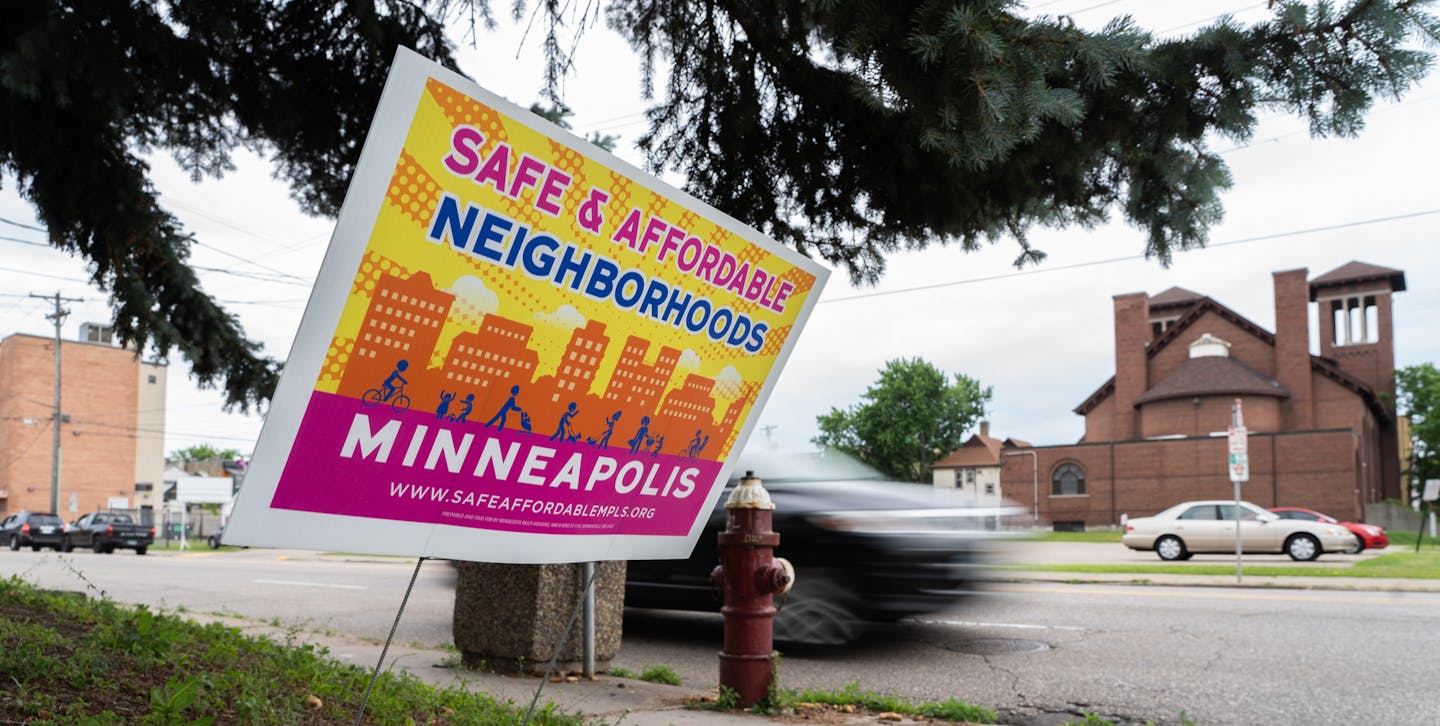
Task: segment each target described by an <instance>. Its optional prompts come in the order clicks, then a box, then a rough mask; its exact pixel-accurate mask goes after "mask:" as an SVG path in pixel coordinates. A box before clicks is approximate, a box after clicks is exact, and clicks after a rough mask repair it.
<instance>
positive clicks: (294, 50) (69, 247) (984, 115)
mask: <svg viewBox="0 0 1440 726" xmlns="http://www.w3.org/2000/svg"><path fill="white" fill-rule="evenodd" d="M1433 2H1434V0H1352V1H1351V2H1347V3H1343V4H1337V3H1334V2H1331V1H1330V0H1315V2H1313V3H1303V2H1287V1H1279V2H1274V3H1271V5H1272V16H1271V17H1270V19H1269V20H1266V21H1264V22H1261V23H1257V24H1254V25H1243V26H1242V25H1240V24H1237V23H1235V22H1234V21H1232V20H1229V19H1228V18H1227V19H1222V20H1220V21H1218V22H1216V23H1215V24H1213V25H1211V26H1209V27H1206V28H1203V29H1201V30H1199V31H1197V32H1195V33H1193V34H1191V35H1189V36H1187V37H1184V38H1181V39H1175V40H1170V39H1156V38H1155V37H1153V36H1152V35H1151V34H1150V33H1149V32H1146V31H1145V30H1144V29H1142V28H1139V27H1137V26H1136V25H1135V24H1134V23H1133V22H1131V21H1130V20H1128V19H1124V18H1122V19H1118V20H1116V21H1114V22H1112V23H1110V24H1109V25H1107V26H1106V27H1104V28H1103V29H1102V30H1099V31H1094V32H1092V31H1086V30H1082V29H1080V28H1077V27H1076V26H1075V25H1074V23H1073V22H1071V21H1070V20H1069V19H1068V18H1065V17H1063V16H1059V17H1054V16H1046V15H1043V14H1038V13H1036V12H1034V11H1030V10H1027V9H1026V8H1025V7H1024V5H1023V4H1021V3H1020V2H1017V1H1016V0H968V1H962V0H883V1H881V0H848V1H846V2H783V3H768V2H744V1H742V0H610V2H608V3H603V4H602V3H594V4H590V3H587V4H585V6H584V9H583V10H580V9H578V8H579V6H578V4H572V3H564V2H561V1H560V0H537V2H535V3H534V8H533V10H534V11H535V12H538V13H539V14H540V17H541V20H540V23H541V25H542V28H544V27H548V30H545V31H544V32H542V33H539V34H537V35H538V36H540V37H541V40H540V41H539V42H541V44H542V45H543V47H544V49H545V52H546V53H547V56H548V58H549V60H550V63H549V67H548V69H547V72H546V76H545V79H544V82H543V85H544V88H542V89H537V91H538V92H539V95H540V96H541V97H544V98H548V99H549V100H550V101H551V102H552V104H555V105H554V106H552V108H558V104H560V102H561V99H560V97H559V96H560V94H559V93H558V92H557V89H558V88H559V85H560V81H561V80H562V79H563V77H564V74H565V73H566V72H568V70H569V69H570V68H571V67H572V57H571V53H572V49H574V48H575V47H576V43H575V42H572V41H574V40H578V35H579V34H581V33H583V31H584V30H585V29H587V28H589V27H591V26H593V24H594V23H596V22H598V21H599V19H600V18H601V17H602V16H603V18H604V20H605V21H606V22H607V23H608V24H609V26H610V27H611V28H613V29H615V30H617V31H618V32H620V33H621V34H622V35H624V36H625V37H626V38H627V39H628V40H629V42H630V43H631V45H632V47H633V48H634V49H635V50H636V52H637V54H638V55H639V56H640V62H641V64H642V70H643V72H644V79H645V84H646V86H645V91H646V92H647V93H649V94H651V98H653V99H654V105H653V107H652V108H651V109H650V110H649V124H650V126H649V130H648V131H647V132H646V133H645V134H644V135H643V136H642V137H641V138H640V140H639V144H640V146H641V148H642V149H643V150H644V151H645V152H646V153H647V155H648V157H649V160H650V163H651V165H652V166H653V167H655V168H656V170H659V171H664V170H670V171H676V172H679V174H680V175H681V176H683V177H684V178H685V179H686V185H687V189H688V191H690V192H691V193H693V194H695V195H697V196H699V197H700V198H702V199H704V200H706V201H708V202H710V203H711V204H714V205H715V206H717V207H719V208H720V209H722V210H724V211H726V212H728V213H730V214H731V215H733V216H735V217H737V218H739V219H741V220H743V221H745V222H747V223H749V224H750V225H752V226H754V227H757V228H759V229H761V230H762V231H764V232H765V233H767V234H769V235H771V236H773V237H775V238H776V239H779V240H780V241H781V242H783V243H785V244H787V245H790V246H792V247H794V248H795V249H797V250H799V251H801V252H803V253H805V254H808V255H812V256H815V257H819V258H822V259H824V260H827V261H829V262H831V263H833V264H836V265H838V266H840V267H842V268H844V269H846V270H848V271H849V273H850V275H851V277H852V279H853V280H855V281H867V282H869V281H874V280H877V279H878V278H879V277H880V276H881V275H882V274H883V272H884V269H885V258H886V256H887V255H889V254H891V253H894V252H896V251H898V250H903V249H918V248H923V247H925V246H927V245H931V244H958V245H960V246H961V247H962V248H964V249H974V248H976V247H977V246H978V245H980V244H982V243H983V242H985V241H987V240H991V241H993V240H995V239H997V238H1000V237H1013V238H1014V239H1015V240H1017V241H1018V242H1019V244H1020V247H1021V251H1020V256H1019V258H1018V259H1017V264H1019V263H1024V262H1026V261H1035V260H1038V259H1040V258H1041V257H1042V256H1043V253H1041V252H1040V251H1039V250H1036V249H1034V248H1032V247H1031V246H1030V245H1029V243H1028V242H1027V232H1028V230H1029V229H1031V228H1032V227H1033V226H1035V225H1049V226H1068V225H1092V224H1096V223H1098V222H1100V221H1101V220H1103V219H1105V218H1106V217H1107V215H1109V214H1110V213H1112V212H1115V211H1118V212H1119V213H1120V214H1121V215H1123V217H1124V218H1125V219H1126V220H1127V221H1129V222H1130V223H1131V224H1134V225H1135V226H1137V227H1139V228H1141V229H1143V230H1145V232H1146V234H1147V238H1148V241H1147V247H1146V250H1147V252H1148V253H1149V254H1151V255H1154V256H1156V257H1158V258H1159V259H1160V260H1161V261H1162V262H1164V263H1168V261H1169V260H1170V255H1171V253H1172V252H1173V251H1174V250H1177V249H1186V248H1190V247H1195V246H1200V245H1203V244H1204V243H1205V240H1206V229H1207V228H1208V227H1209V226H1210V225H1211V224H1213V223H1214V222H1215V221H1216V220H1218V219H1219V218H1220V214H1221V206H1220V202H1219V193H1220V191H1221V190H1223V189H1224V188H1225V187H1226V186H1227V185H1228V184H1229V183H1230V176H1229V172H1228V171H1227V169H1226V166H1225V164H1224V162H1223V161H1222V160H1221V159H1220V157H1219V155H1218V154H1217V153H1216V152H1214V151H1213V150H1212V149H1211V148H1210V146H1209V144H1210V143H1211V141H1212V140H1213V139H1216V138H1226V137H1228V138H1229V139H1244V138H1246V137H1247V136H1248V135H1249V134H1250V133H1251V132H1252V130H1253V129H1254V127H1255V120H1256V113H1257V112H1258V111H1260V110H1262V109H1266V108H1278V109H1283V110H1285V111H1288V112H1292V113H1295V114H1297V115H1300V116H1302V117H1304V118H1306V119H1308V120H1309V122H1310V128H1311V131H1312V133H1314V134H1316V135H1327V134H1338V135H1348V134H1353V133H1355V132H1356V131H1357V130H1358V129H1359V128H1360V127H1361V124H1362V117H1363V114H1364V113H1365V112H1366V111H1367V110H1368V109H1369V108H1370V107H1371V104H1372V103H1373V101H1374V99H1375V98H1376V97H1377V96H1386V97H1398V96H1399V95H1400V94H1402V93H1403V92H1405V91H1406V90H1408V89H1409V88H1410V87H1411V86H1412V85H1413V84H1414V83H1415V82H1416V81H1417V80H1418V79H1420V78H1421V77H1422V76H1423V74H1424V73H1425V72H1427V71H1428V69H1429V67H1430V64H1431V60H1432V58H1431V55H1430V54H1429V53H1427V52H1423V51H1421V50H1418V49H1416V48H1415V47H1413V46H1414V44H1415V42H1416V41H1417V39H1431V40H1433V39H1435V38H1437V37H1440V22H1437V19H1436V17H1435V15H1434V14H1433V13H1432V12H1431V7H1432V5H1433ZM602 5H603V6H604V10H603V12H602V10H601V9H600V8H601V7H602ZM510 7H511V8H512V11H513V12H514V14H515V16H516V17H517V18H524V17H527V16H529V15H530V13H531V12H532V11H531V9H528V8H527V3H525V2H524V1H523V0H516V1H515V2H513V3H511V4H510ZM592 10H593V11H592ZM455 17H458V18H461V19H464V18H468V19H469V28H470V31H471V32H470V34H469V35H470V37H471V39H472V42H480V39H479V33H480V32H482V29H483V28H488V27H490V26H492V25H493V18H492V16H491V10H490V2H489V0H469V1H468V2H467V1H466V0H361V1H360V2H355V1H354V0H317V1H315V2H286V1H284V0H240V1H238V2H219V3H217V2H210V1H208V0H172V1H171V2H166V3H152V2H145V1H143V0H128V1H126V0H117V1H116V2H93V1H89V0H10V2H7V3H6V4H5V22H4V23H0V172H4V173H5V174H7V175H10V176H12V177H13V178H14V179H16V180H17V181H16V183H17V186H18V189H19V191H20V193H21V195H22V196H24V197H25V198H26V199H27V200H28V201H29V202H30V203H31V204H32V205H33V206H34V208H35V210H36V214H37V216H38V217H39V219H40V220H41V221H43V222H44V224H45V226H46V227H47V229H48V231H49V235H50V242H51V244H53V245H54V246H55V247H57V248H59V249H62V250H64V251H66V252H69V253H72V254H76V255H79V256H81V257H82V258H84V259H86V260H88V261H89V263H90V266H91V275H92V278H93V281H94V283H95V284H96V285H98V286H99V287H101V288H102V289H105V290H109V291H110V293H111V295H112V300H111V303H112V309H113V314H114V327H115V331H116V333H117V334H118V335H119V336H120V338H121V339H122V341H123V342H125V343H126V344H129V345H132V346H135V347H136V348H137V349H139V348H143V347H145V346H147V345H149V346H153V348H154V350H156V351H157V353H158V355H160V356H161V357H162V358H164V357H165V356H168V355H169V354H171V353H172V352H173V351H175V350H177V349H178V350H179V352H180V353H181V354H182V355H183V356H184V357H185V358H186V359H188V360H189V361H190V364H191V368H192V370H193V371H194V374H195V376H196V377H197V379H198V381H199V382H200V383H201V384H202V385H219V386H223V388H224V390H225V394H226V397H227V400H228V402H229V403H230V404H231V405H233V406H238V407H241V408H246V407H249V406H251V405H258V404H260V403H261V402H263V401H265V400H267V399H268V397H269V396H270V395H271V393H272V391H273V389H274V385H275V382H276V380H277V378H278V372H279V362H278V361H275V360H273V359H271V358H269V357H266V356H265V355H264V354H263V352H262V351H261V350H260V346H259V345H258V344H256V343H254V342H253V341H251V340H249V339H248V338H246V336H245V333H244V331H243V330H242V329H241V326H240V324H239V323H238V321H237V320H236V319H235V318H234V317H233V316H232V315H230V314H229V313H227V312H226V311H225V310H224V309H222V308H221V307H220V306H219V305H218V304H217V303H216V302H215V300H214V299H213V298H212V297H211V296H210V295H209V294H208V293H206V292H205V291H203V290H201V289H200V286H199V284H198V280H197V278H196V275H195V271H194V269H193V268H192V267H191V266H190V264H189V262H188V259H187V258H188V255H189V251H190V248H191V245H193V244H203V240H198V239H196V238H195V237H194V236H193V235H192V234H191V233H190V232H188V231H187V230H185V229H184V227H183V226H182V225H181V224H180V223H179V222H178V221H177V220H176V219H175V217H174V216H173V215H171V214H170V213H169V212H167V211H166V210H165V209H164V208H162V207H161V205H160V204H159V201H158V199H157V196H156V192H155V189H154V186H153V184H152V182H151V179H150V168H149V165H148V164H147V162H146V160H145V157H144V154H145V153H147V152H152V151H154V152H168V153H170V154H171V155H173V156H174V157H175V158H176V159H177V160H178V161H179V163H180V164H181V165H182V166H183V167H184V168H185V169H187V170H189V171H190V173H191V174H192V175H194V176H195V177H196V178H200V177H204V176H219V175H222V174H223V173H224V172H226V171H228V170H230V169H231V168H232V165H231V160H230V155H231V153H232V151H233V150H234V149H236V148H237V147H244V148H249V149H254V150H257V151H259V152H261V153H264V154H267V155H268V156H269V157H270V158H271V159H272V161H273V163H274V165H275V170H276V174H277V175H278V176H279V177H281V178H283V179H285V180H286V181H288V182H289V183H290V185H291V188H292V191H293V193H294V195H295V197H296V199H298V200H299V202H300V204H301V205H302V207H303V208H304V209H305V210H306V211H308V212H310V213H313V214H317V215H333V214H335V213H336V212H337V211H338V209H339V208H340V204H341V201H342V198H343V196H344V192H345V189H346V187H347V185H348V183H349V179H350V175H351V172H352V171H353V169H354V165H355V163H356V160H357V159H358V156H359V152H360V148H361V146H362V144H363V142H364V135H365V131H366V129H368V127H369V124H370V121H371V118H372V116H373V113H374V108H375V104H376V102H377V101H378V99H379V96H380V90H381V87H382V85H383V82H384V79H385V75H386V73H387V71H388V69H389V63H390V60H391V58H393V56H394V51H395V48H396V46H398V45H405V46H409V47H412V48H415V49H416V50H418V51H419V52H420V53H422V54H424V55H426V56H429V57H431V58H433V59H435V60H436V61H438V62H440V63H441V64H443V65H446V66H449V67H452V68H453V67H455V65H456V64H455V58H454V55H453V47H452V41H451V38H450V35H448V34H447V30H448V29H449V27H450V21H451V20H452V19H453V18H455ZM462 29H463V26H462ZM567 32H568V33H573V34H574V35H572V37H571V38H568V39H567V38H564V37H562V36H563V35H564V34H565V33H567ZM662 68H663V69H665V73H666V75H665V76H664V77H663V78H662V77H659V74H660V72H661V69H662ZM660 83H663V88H659V89H657V88H656V86H657V85H659V84H660ZM1226 143H1229V141H1228V139H1227V141H1226Z"/></svg>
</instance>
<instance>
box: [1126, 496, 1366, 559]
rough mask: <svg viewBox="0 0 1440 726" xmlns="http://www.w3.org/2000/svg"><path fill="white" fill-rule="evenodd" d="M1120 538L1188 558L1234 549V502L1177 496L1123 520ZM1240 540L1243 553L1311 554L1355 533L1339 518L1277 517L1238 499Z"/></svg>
mask: <svg viewBox="0 0 1440 726" xmlns="http://www.w3.org/2000/svg"><path fill="white" fill-rule="evenodd" d="M1120 541H1121V542H1123V543H1124V544H1125V546H1126V547H1129V548H1130V549H1132V550H1142V551H1145V552H1149V551H1152V550H1153V551H1154V552H1155V553H1156V554H1158V555H1160V559H1162V560H1188V559H1190V556H1191V555H1196V554H1229V553H1234V552H1235V502H1234V501H1233V500H1230V501H1226V500H1212V501H1202V502H1182V503H1180V504H1176V505H1175V506H1173V507H1171V508H1169V509H1166V510H1165V511H1163V512H1160V513H1159V514H1156V515H1155V516H1153V517H1138V518H1136V519H1131V520H1129V521H1128V522H1126V524H1125V535H1124V536H1123V537H1121V539H1120ZM1240 542H1241V544H1240V546H1241V550H1242V551H1243V552H1245V553H1248V554H1286V555H1290V559H1292V560H1302V561H1304V560H1313V559H1315V558H1317V557H1319V556H1320V554H1321V553H1322V552H1344V551H1345V550H1346V549H1347V548H1353V547H1354V546H1355V536H1354V535H1352V534H1351V533H1350V530H1348V529H1345V527H1343V526H1341V525H1339V524H1325V523H1323V522H1307V521H1304V520H1298V519H1280V518H1279V517H1277V516H1275V515H1274V514H1272V513H1270V512H1267V511H1265V510H1264V509H1262V508H1260V507H1257V506H1255V505H1254V504H1251V503H1249V502H1240Z"/></svg>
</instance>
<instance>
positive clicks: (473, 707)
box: [0, 578, 586, 726]
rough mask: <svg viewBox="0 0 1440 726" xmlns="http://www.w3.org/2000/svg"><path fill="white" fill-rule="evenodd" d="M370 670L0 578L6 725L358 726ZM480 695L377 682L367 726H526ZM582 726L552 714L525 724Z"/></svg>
mask: <svg viewBox="0 0 1440 726" xmlns="http://www.w3.org/2000/svg"><path fill="white" fill-rule="evenodd" d="M370 675H371V674H370V671H369V670H368V669H363V668H360V667H356V666H352V665H347V664H343V663H340V662H339V661H336V660H334V659H333V658H330V657H329V655H328V653H327V652H326V651H325V650H324V649H323V648H316V647H315V646H312V645H294V644H291V643H279V642H275V641H272V640H269V639H265V638H252V637H247V636H244V635H241V634H240V631H239V630H238V629H235V628H231V627H226V626H224V625H221V624H218V623H212V624H209V625H200V624H197V623H193V622H190V621H188V620H185V619H183V618H180V617H178V616H175V615H167V614H163V613H157V612H154V611H151V610H149V609H148V608H145V607H143V606H142V607H131V606H123V605H118V604H115V603H113V602H110V601H108V600H87V599H84V598H83V597H74V596H69V595H61V594H55V593H46V592H41V591H39V590H36V589H35V588H33V587H31V586H30V585H28V584H26V583H24V582H22V581H21V580H19V579H16V578H11V579H9V580H0V682H3V683H4V684H5V686H4V688H0V723H27V724H41V725H45V724H113V723H136V724H196V725H203V724H207V723H227V724H228V723H242V724H246V723H256V724H260V723H264V724H269V723H307V724H350V723H354V722H355V716H356V713H357V711H358V708H359V704H360V701H361V698H362V697H363V696H364V693H365V689H366V686H367V685H368V683H369V681H370ZM523 716H524V714H523V713H517V712H515V711H512V710H511V708H510V707H509V706H508V705H507V704H504V703H500V702H497V701H496V700H494V699H492V698H491V697H489V696H487V695H484V694H472V693H467V692H465V691H463V690H461V689H459V688H453V687H450V688H435V687H433V686H430V685H428V684H425V683H422V682H420V681H418V680H416V679H415V678H414V677H412V676H409V675H408V674H405V673H403V672H401V673H399V674H396V673H382V674H381V675H380V677H379V679H377V681H376V683H375V688H374V692H373V693H372V694H371V696H370V701H369V703H368V705H367V707H366V711H365V720H364V723H366V724H442V723H443V724H451V723H454V724H519V723H521V722H522V720H523ZM530 722H531V723H536V724H549V725H551V726H583V724H585V723H586V721H585V720H584V719H583V718H582V717H581V716H578V715H572V714H566V713H561V712H559V711H558V710H557V709H555V707H554V706H553V705H548V706H547V707H546V708H544V709H540V710H538V711H537V713H536V715H535V717H533V718H532V719H531V721H530Z"/></svg>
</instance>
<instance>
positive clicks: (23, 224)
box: [0, 217, 49, 234]
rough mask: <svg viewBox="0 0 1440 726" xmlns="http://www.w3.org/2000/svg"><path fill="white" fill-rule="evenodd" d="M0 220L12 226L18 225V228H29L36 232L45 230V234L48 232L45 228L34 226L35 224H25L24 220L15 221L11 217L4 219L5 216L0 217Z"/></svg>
mask: <svg viewBox="0 0 1440 726" xmlns="http://www.w3.org/2000/svg"><path fill="white" fill-rule="evenodd" d="M0 222H4V223H5V224H9V225H14V226H16V227H19V228H20V229H30V230H34V231H36V232H46V233H47V234H48V233H49V232H48V231H47V230H46V229H44V228H42V227H36V226H34V225H29V224H25V223H24V222H16V221H15V220H13V219H6V218H4V217H0Z"/></svg>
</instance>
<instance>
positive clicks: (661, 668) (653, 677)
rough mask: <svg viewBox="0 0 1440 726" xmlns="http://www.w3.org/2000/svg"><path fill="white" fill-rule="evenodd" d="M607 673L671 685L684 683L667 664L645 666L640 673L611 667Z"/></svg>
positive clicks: (618, 676)
mask: <svg viewBox="0 0 1440 726" xmlns="http://www.w3.org/2000/svg"><path fill="white" fill-rule="evenodd" d="M605 673H606V674H607V675H610V676H614V677H615V678H629V679H631V680H636V681H649V682H650V683H663V684H665V685H669V686H679V685H682V683H683V682H682V681H681V680H680V675H679V674H678V673H676V672H675V670H674V669H673V668H671V667H670V666H667V665H651V666H645V668H644V669H642V670H641V671H640V672H639V673H636V672H635V671H632V670H629V669H626V668H611V669H609V670H607V671H605Z"/></svg>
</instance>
